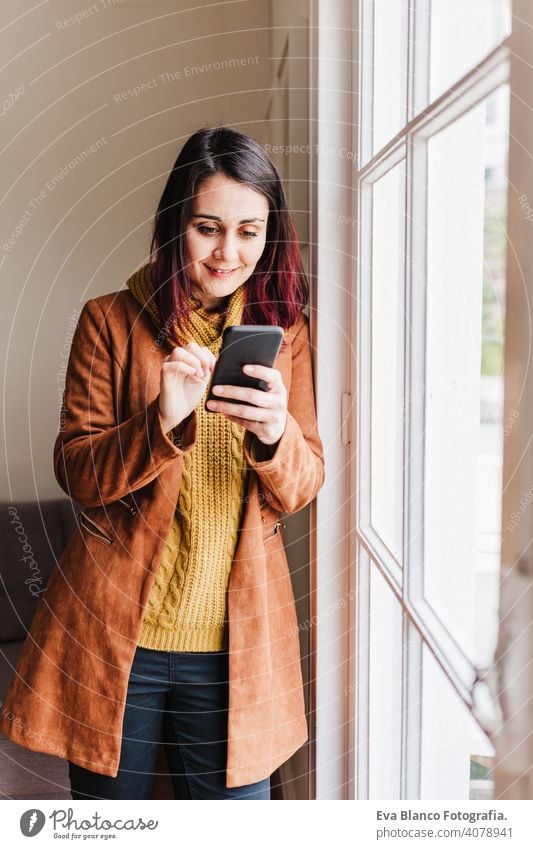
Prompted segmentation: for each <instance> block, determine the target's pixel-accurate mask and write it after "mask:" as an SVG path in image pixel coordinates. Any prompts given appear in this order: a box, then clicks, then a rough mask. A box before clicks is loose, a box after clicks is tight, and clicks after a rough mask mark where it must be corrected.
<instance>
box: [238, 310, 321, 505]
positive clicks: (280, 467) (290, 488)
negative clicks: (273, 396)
mask: <svg viewBox="0 0 533 849" xmlns="http://www.w3.org/2000/svg"><path fill="white" fill-rule="evenodd" d="M302 318H303V323H302V326H301V328H300V330H299V331H298V333H297V335H296V336H295V338H294V340H293V343H292V376H291V385H290V389H289V397H288V402H287V422H286V425H285V430H284V431H283V433H282V435H281V437H280V439H279V441H278V442H277V443H276V444H275V446H272V448H273V449H274V450H273V453H272V452H271V451H269V450H268V449H269V446H266V445H263V444H262V443H260V441H259V440H258V439H257V437H256V435H255V434H254V433H252V432H251V431H249V430H247V431H246V434H245V437H244V442H243V452H244V455H245V458H246V461H247V463H248V465H249V466H250V467H251V468H252V469H254V470H255V472H256V473H257V475H258V476H259V478H260V480H261V484H262V488H263V490H264V491H265V494H266V497H267V499H268V501H269V503H270V505H271V506H272V507H273V508H274V509H277V510H280V511H281V512H283V513H287V514H289V513H296V512H297V511H298V510H301V509H302V507H305V505H306V504H308V503H309V502H310V501H312V500H313V498H314V497H315V495H316V494H317V492H318V491H319V489H320V488H321V486H322V484H323V483H324V478H325V469H324V453H323V446H322V441H321V439H320V436H319V434H318V427H317V419H316V407H315V392H314V385H313V371H312V361H311V351H310V346H309V321H308V318H307V316H306V315H305V314H304V313H302ZM269 453H270V454H271V456H270V457H268V454H269ZM265 455H266V459H263V457H265Z"/></svg>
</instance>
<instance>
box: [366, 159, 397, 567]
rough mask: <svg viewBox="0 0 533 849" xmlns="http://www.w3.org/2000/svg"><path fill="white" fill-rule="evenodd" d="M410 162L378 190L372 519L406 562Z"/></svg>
mask: <svg viewBox="0 0 533 849" xmlns="http://www.w3.org/2000/svg"><path fill="white" fill-rule="evenodd" d="M404 192H405V189H404V163H403V162H401V163H399V164H398V165H396V166H395V167H394V168H392V169H391V170H390V171H388V172H387V173H386V174H385V175H384V176H383V177H382V178H381V179H380V180H378V181H377V182H376V183H375V184H374V187H373V205H372V328H371V330H372V344H371V352H372V353H371V368H372V390H371V391H372V403H371V411H372V413H371V414H372V455H371V470H372V471H371V474H372V481H371V521H372V526H373V528H374V529H375V530H376V531H377V533H378V534H379V536H380V537H381V539H382V540H383V542H384V543H385V545H387V547H388V548H389V550H390V551H391V552H392V554H393V555H394V556H395V557H396V559H397V560H398V562H399V563H401V562H402V539H403V536H402V527H403V526H402V516H403V509H402V508H403V373H404V355H403V326H404V306H403V303H404V301H403V298H404V295H403V290H404V266H403V263H404V221H403V218H404Z"/></svg>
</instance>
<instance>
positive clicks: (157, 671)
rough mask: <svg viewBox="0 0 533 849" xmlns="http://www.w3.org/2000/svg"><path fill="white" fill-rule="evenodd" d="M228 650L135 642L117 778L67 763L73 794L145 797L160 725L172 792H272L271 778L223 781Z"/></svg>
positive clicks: (218, 795)
mask: <svg viewBox="0 0 533 849" xmlns="http://www.w3.org/2000/svg"><path fill="white" fill-rule="evenodd" d="M228 661H229V656H228V652H227V651H220V652H173V651H153V650H152V649H145V648H143V647H142V646H137V649H136V652H135V656H134V658H133V665H132V668H131V673H130V678H129V682H128V692H127V696H126V707H125V712H124V724H123V728H122V746H121V753H120V762H119V767H118V774H117V776H116V777H115V778H111V777H110V776H108V775H100V774H99V773H96V772H92V771H91V770H88V769H84V768H83V767H80V766H78V765H77V764H73V763H71V762H69V773H70V780H71V785H72V798H73V799H87V798H91V799H151V798H152V792H153V782H154V775H155V773H154V768H155V762H156V757H157V752H158V749H159V744H160V740H161V735H162V731H163V730H165V732H166V733H165V740H168V739H169V737H168V732H170V733H171V737H172V738H173V739H170V742H167V743H166V746H165V748H166V755H167V760H168V763H169V770H170V777H171V779H172V784H173V788H174V795H175V797H176V799H270V778H265V779H263V780H262V781H258V782H256V783H255V784H248V785H243V786H242V787H226V752H227V719H228V689H229V688H228V669H229V667H228Z"/></svg>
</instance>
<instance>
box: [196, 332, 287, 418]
mask: <svg viewBox="0 0 533 849" xmlns="http://www.w3.org/2000/svg"><path fill="white" fill-rule="evenodd" d="M282 339H283V328H282V327H278V325H277V324H274V325H272V324H267V325H262V324H235V325H231V326H230V327H226V329H225V330H224V333H223V335H222V344H221V346H220V352H219V355H218V359H217V361H216V363H215V368H214V369H213V374H212V375H211V381H210V383H209V390H208V393H207V396H206V399H205V409H206V410H207V412H208V413H214V412H216V411H215V410H209V409H208V407H207V402H208V401H209V400H211V399H213V400H217V401H220V400H221V399H222V400H223V401H228V402H232V403H235V404H249V403H250V402H249V401H238V400H237V399H236V398H224V397H223V396H222V395H215V394H214V393H213V392H212V387H213V386H216V385H218V384H226V385H231V386H246V387H251V388H252V389H262V390H265V389H266V388H267V386H268V383H267V382H266V381H264V380H261V379H260V378H258V377H253V376H252V375H250V374H245V373H244V372H243V370H242V367H243V366H244V365H247V364H253V363H257V364H258V365H262V366H267V367H268V368H272V366H273V365H274V362H275V361H276V357H277V356H278V351H279V349H280V346H281V342H282ZM250 406H252V407H253V406H254V405H253V404H250Z"/></svg>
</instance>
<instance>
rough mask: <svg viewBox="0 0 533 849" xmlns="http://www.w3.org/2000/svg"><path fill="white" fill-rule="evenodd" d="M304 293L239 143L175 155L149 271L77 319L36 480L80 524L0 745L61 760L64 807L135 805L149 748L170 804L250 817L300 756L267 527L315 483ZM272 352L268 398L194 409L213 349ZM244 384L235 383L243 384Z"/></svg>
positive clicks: (249, 143) (270, 176)
mask: <svg viewBox="0 0 533 849" xmlns="http://www.w3.org/2000/svg"><path fill="white" fill-rule="evenodd" d="M307 298H308V284H307V281H306V278H305V275H304V272H303V269H302V265H301V260H300V255H299V249H298V245H297V239H296V236H295V231H294V227H293V224H292V221H291V216H290V213H289V211H288V209H287V205H286V201H285V197H284V193H283V188H282V184H281V181H280V177H279V174H278V172H277V171H276V168H275V166H274V165H273V163H272V162H271V161H270V159H269V158H268V157H267V156H266V154H265V152H264V151H263V149H262V148H261V146H260V145H259V144H258V143H257V142H255V141H254V140H253V139H252V138H250V137H248V136H246V135H244V134H242V133H240V132H237V131H235V130H232V129H229V128H226V127H220V128H216V129H204V130H200V131H199V132H197V133H195V134H194V135H193V136H191V138H189V139H188V141H187V142H186V144H185V145H184V147H183V149H182V151H181V153H180V154H179V156H178V158H177V160H176V162H175V164H174V167H173V168H172V171H171V173H170V176H169V178H168V181H167V184H166V186H165V189H164V192H163V195H162V197H161V200H160V203H159V206H158V209H157V212H156V215H155V222H154V229H153V238H152V245H151V256H150V262H149V263H147V264H146V265H145V266H143V267H142V268H141V269H140V270H139V271H137V272H135V273H134V274H133V275H132V276H131V277H130V278H129V279H128V281H127V287H126V289H122V290H121V291H118V292H114V293H111V294H109V295H103V296H100V297H97V298H94V299H91V300H89V301H88V302H87V303H86V304H85V305H84V307H83V309H82V312H81V315H80V319H79V323H78V327H77V329H76V333H75V335H74V339H73V344H72V349H71V354H70V359H69V364H68V370H67V378H66V386H65V396H64V404H63V415H62V420H61V428H60V432H59V434H58V437H57V440H56V444H55V448H54V468H55V474H56V477H57V480H58V481H59V483H60V485H61V487H62V488H63V489H64V491H65V492H67V493H68V494H69V495H70V496H71V497H72V498H73V499H74V501H76V502H77V503H78V505H79V508H80V509H79V512H78V519H79V524H78V528H77V530H76V532H75V533H74V534H73V536H72V538H71V539H70V540H69V543H68V545H67V547H66V548H65V550H64V552H63V553H62V555H61V558H60V560H59V562H58V564H57V566H56V568H55V569H54V571H53V573H52V575H51V577H50V579H49V582H48V585H47V588H46V591H45V593H44V594H43V597H42V599H41V601H40V602H39V606H38V609H37V612H36V615H35V618H34V620H33V623H32V627H31V630H30V634H29V637H28V639H27V640H26V642H25V644H24V647H23V649H22V652H21V655H20V658H19V662H18V666H17V675H16V676H15V678H14V681H13V683H12V685H11V688H10V690H9V693H8V695H7V697H6V700H5V704H4V710H3V712H2V717H1V720H0V730H1V731H2V732H3V733H4V734H6V735H7V736H9V737H10V738H11V739H13V740H14V741H15V742H17V743H19V744H20V745H22V746H27V747H29V748H32V749H37V750H39V751H45V752H50V753H52V754H56V755H60V756H62V757H64V758H67V760H68V761H69V772H70V779H71V785H72V796H73V798H74V799H78V798H96V799H149V798H151V797H152V793H153V780H154V769H155V763H156V757H157V753H158V749H159V745H160V741H161V739H162V734H163V730H164V729H165V730H166V732H167V733H169V734H170V735H171V737H170V739H169V742H168V744H167V745H166V755H167V760H168V764H169V768H170V774H171V776H172V781H173V783H174V792H175V795H176V797H177V798H193V799H237V798H239V799H268V798H269V792H270V787H269V784H270V775H271V773H272V772H273V771H274V769H276V768H277V767H278V766H279V765H280V764H281V763H283V762H284V761H285V760H286V759H287V758H289V757H290V756H291V755H292V754H293V753H294V752H295V751H296V750H297V749H298V748H299V747H300V746H301V745H302V744H303V743H304V742H305V741H306V739H307V736H308V732H307V723H306V717H305V710H304V699H303V687H302V676H301V666H300V654H299V639H298V623H297V620H296V613H295V605H294V597H293V592H292V585H291V579H290V575H289V571H288V565H287V558H286V555H285V550H284V547H283V541H282V536H281V532H280V526H281V522H280V516H281V514H282V513H287V514H289V513H293V512H295V511H297V510H300V509H301V508H302V507H303V506H304V505H305V504H307V503H308V502H310V501H311V500H312V499H313V498H314V496H315V495H316V493H317V492H318V490H319V489H320V487H321V486H322V484H323V481H324V461H323V450H322V443H321V440H320V437H319V435H318V431H317V422H316V412H315V401H314V390H313V376H312V366H311V355H310V349H309V326H308V320H307V317H306V316H305V314H304V313H303V312H302V307H303V306H304V305H305V303H306V301H307ZM235 324H260V325H265V324H266V325H268V324H277V325H281V326H282V327H283V328H284V330H285V335H284V340H283V344H282V347H281V349H280V352H279V354H278V357H277V360H276V362H275V364H274V367H273V368H266V367H264V366H260V365H258V364H257V363H250V364H249V369H248V370H249V372H250V373H252V369H253V374H254V375H255V376H257V377H259V378H261V379H263V380H264V381H265V382H266V385H267V389H266V391H261V390H256V389H245V388H240V387H238V386H232V385H225V386H220V387H218V388H217V387H215V388H214V391H215V393H216V395H217V398H218V400H217V401H216V402H214V403H210V404H209V411H207V410H205V408H204V401H205V396H206V394H207V386H208V382H209V378H210V375H211V372H212V369H213V365H214V363H215V360H216V357H217V354H218V351H219V348H220V343H221V337H222V332H223V330H224V328H225V327H227V326H229V325H235ZM245 370H246V367H245Z"/></svg>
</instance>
